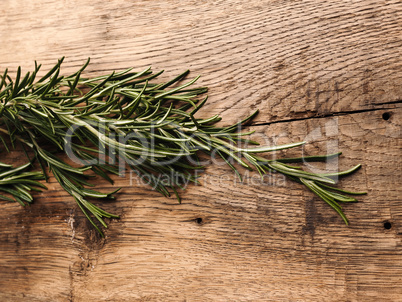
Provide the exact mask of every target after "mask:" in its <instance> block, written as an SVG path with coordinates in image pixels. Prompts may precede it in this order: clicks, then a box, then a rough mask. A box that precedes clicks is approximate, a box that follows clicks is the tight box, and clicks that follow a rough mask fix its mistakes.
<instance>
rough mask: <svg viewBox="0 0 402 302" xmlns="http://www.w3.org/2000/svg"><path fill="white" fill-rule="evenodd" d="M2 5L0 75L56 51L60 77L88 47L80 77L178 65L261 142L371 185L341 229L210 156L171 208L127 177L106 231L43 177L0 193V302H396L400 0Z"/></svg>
mask: <svg viewBox="0 0 402 302" xmlns="http://www.w3.org/2000/svg"><path fill="white" fill-rule="evenodd" d="M0 13H1V17H0V18H1V19H0V20H1V21H0V42H1V47H0V70H3V69H5V68H6V67H8V68H9V69H10V70H11V72H15V71H16V69H17V67H18V66H20V65H21V66H22V67H23V70H25V71H28V70H30V69H32V67H33V61H34V60H37V61H38V62H41V63H43V65H44V66H43V69H44V70H46V69H47V68H48V67H50V66H52V65H53V64H54V63H55V61H56V60H57V59H58V58H60V57H61V56H66V59H65V64H64V65H65V67H64V70H63V72H65V73H68V72H71V71H74V70H75V69H77V68H78V67H79V66H80V65H81V64H82V63H84V61H85V60H86V58H87V57H89V56H90V57H91V58H92V62H93V63H92V64H91V65H90V67H89V69H88V73H87V74H90V75H95V74H100V73H103V72H109V71H111V70H114V69H122V68H126V67H131V66H135V67H137V68H138V69H142V68H144V67H146V66H150V65H152V66H153V69H154V70H161V69H165V70H166V75H163V76H162V77H163V78H168V77H171V76H172V75H176V74H178V73H179V72H181V71H183V70H185V69H187V68H189V69H191V70H192V73H191V75H193V76H195V75H198V74H201V75H202V78H201V79H200V81H199V83H200V85H205V86H208V87H209V88H210V93H209V94H210V101H209V104H207V105H206V106H205V108H204V109H203V110H202V111H200V112H199V116H202V115H205V116H206V115H211V114H221V115H222V116H223V118H224V120H226V121H227V123H230V122H233V121H237V120H238V119H240V118H241V117H244V116H245V115H246V114H249V113H251V112H252V111H253V110H255V109H260V114H259V116H258V117H257V119H256V121H255V123H254V125H253V126H252V127H251V128H253V129H254V130H256V131H257V132H256V134H255V136H254V137H255V138H256V139H257V140H259V141H260V142H262V143H269V144H272V143H287V142H295V141H299V140H304V139H306V140H307V141H308V142H309V144H308V145H307V146H305V147H304V149H303V150H301V149H299V150H294V151H292V152H294V154H297V153H300V152H301V151H303V152H304V153H305V154H317V153H322V152H327V151H335V150H337V149H339V150H341V151H344V154H343V155H342V157H341V159H340V161H339V166H340V168H348V167H350V166H352V165H354V164H357V163H362V164H363V168H362V169H361V170H359V172H357V173H356V174H355V175H353V176H351V177H349V178H347V179H345V181H342V184H344V185H345V186H347V187H348V188H350V189H352V190H362V191H364V190H367V192H368V193H369V194H368V195H367V196H362V197H359V200H360V201H361V202H359V203H357V204H353V205H346V206H345V212H346V214H347V216H348V217H349V219H350V220H351V225H350V226H349V227H346V226H344V225H343V223H342V220H341V219H340V218H339V217H338V216H337V215H336V214H335V213H334V212H333V211H332V210H331V209H330V208H329V207H328V206H327V205H325V204H323V202H322V201H320V200H319V199H317V198H315V197H313V195H312V194H311V193H310V192H308V191H306V190H305V189H304V188H302V187H301V186H299V185H298V184H295V183H291V182H289V181H288V180H285V179H283V178H281V177H279V176H276V177H274V176H272V177H267V178H264V181H261V180H259V179H258V178H257V177H256V175H254V174H252V173H251V174H249V175H246V177H245V181H244V183H239V182H238V181H237V182H236V181H235V178H234V175H233V174H232V172H231V170H230V169H229V168H227V167H225V166H224V165H222V163H220V162H214V163H212V165H211V166H210V167H209V168H208V169H207V170H206V171H205V173H204V175H203V176H202V178H201V180H202V182H203V185H202V186H190V187H189V188H187V190H186V191H185V192H183V194H182V197H183V204H181V205H179V204H177V203H176V201H175V200H174V199H166V198H163V197H161V196H159V194H158V193H156V192H153V191H151V190H149V188H148V187H146V186H144V185H143V184H141V180H139V179H137V178H135V177H134V176H133V175H130V174H128V175H127V176H126V177H125V178H117V179H116V185H118V186H122V187H123V190H122V193H121V194H118V199H117V201H114V202H111V203H107V204H103V205H104V207H105V209H106V210H108V211H111V212H113V213H118V214H120V215H121V219H120V220H114V221H111V222H110V227H109V229H108V230H107V231H106V239H100V238H99V237H98V236H97V235H96V233H95V232H94V231H93V230H91V229H90V227H89V225H88V223H87V221H86V219H85V218H84V217H83V215H82V214H81V212H80V210H79V209H78V208H77V207H76V206H75V204H74V202H73V201H72V200H71V198H70V197H69V196H68V195H67V194H66V193H65V192H64V191H62V190H61V189H60V188H59V187H58V186H57V184H56V183H55V181H54V179H51V180H50V183H49V189H50V190H49V192H44V193H41V194H37V196H36V197H37V198H36V201H35V203H34V204H33V205H32V206H30V207H28V208H25V209H23V208H21V207H19V206H18V205H17V204H14V203H8V202H0V221H1V224H0V301H402V287H401V286H400V284H401V283H402V277H401V276H402V203H401V201H400V196H401V189H400V184H401V180H402V179H401V159H400V158H401V118H402V116H401V115H402V109H401V105H400V103H401V99H402V61H401V55H402V38H401V32H402V4H401V3H400V1H396V0H395V1H369V0H367V1H366V0H362V1H357V0H356V1H355V0H349V1H339V2H333V1H260V0H253V1H247V2H246V1H238V0H237V1H236V0H227V1H209V0H208V1H186V2H185V4H184V2H183V1H173V0H168V1H123V0H113V1H107V2H106V1H99V0H93V1H87V0H81V1H55V0H38V1H29V2H27V1H21V0H12V1H11V0H4V1H2V4H1V6H0ZM384 114H389V118H388V119H384V118H383V117H385V118H386V117H387V116H386V115H384ZM288 154H289V153H288ZM17 160H18V157H16V161H17ZM312 168H317V169H322V168H324V167H323V166H314V167H312ZM243 172H245V171H243ZM101 185H102V187H103V188H104V189H107V188H108V187H109V186H110V185H108V184H106V183H102V184H101ZM384 222H390V223H391V228H390V229H385V228H384Z"/></svg>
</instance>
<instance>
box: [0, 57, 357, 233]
mask: <svg viewBox="0 0 402 302" xmlns="http://www.w3.org/2000/svg"><path fill="white" fill-rule="evenodd" d="M63 59H64V58H62V59H60V60H59V61H58V63H57V64H56V65H55V66H54V67H53V68H52V69H51V70H50V71H49V72H48V73H47V74H46V75H44V76H43V77H41V78H40V79H39V80H37V79H36V77H37V74H38V72H39V69H40V67H41V65H38V64H37V63H36V62H35V68H34V71H33V72H32V73H29V72H28V73H27V74H26V75H25V76H24V77H22V74H21V68H18V70H17V74H16V77H15V79H14V80H13V79H11V77H10V76H9V75H8V71H7V69H6V70H5V72H4V73H3V75H1V78H0V80H1V81H0V141H1V143H2V144H3V146H4V148H5V150H6V151H7V152H12V151H13V150H14V149H15V148H16V147H17V144H18V145H20V146H22V149H23V150H24V153H25V155H26V157H27V163H26V164H24V165H22V166H19V167H13V166H12V165H8V164H4V163H0V191H2V192H4V193H5V195H0V198H1V199H3V200H6V201H17V202H19V203H20V204H21V205H25V204H29V203H31V202H32V201H33V197H32V194H31V191H40V190H41V189H46V186H45V185H44V184H43V182H40V180H47V179H48V173H49V172H50V173H52V174H53V176H54V177H55V179H56V180H57V181H58V182H59V184H60V186H61V187H62V188H63V189H64V190H65V191H66V192H68V193H69V194H70V195H71V196H72V197H73V198H74V199H75V201H76V202H77V204H78V206H79V207H80V209H81V210H82V212H83V213H84V214H85V216H86V217H87V218H88V220H89V221H90V222H91V224H92V225H93V226H94V227H95V228H96V229H97V231H98V232H99V233H100V234H101V235H103V233H102V230H101V228H100V226H99V224H100V225H101V226H103V227H105V228H106V227H107V224H106V222H105V220H104V219H105V218H118V216H117V215H114V214H111V213H108V212H106V211H104V210H103V209H101V208H100V207H98V206H96V205H95V204H94V203H93V202H91V200H96V199H111V198H114V197H113V194H114V193H116V192H117V191H118V190H119V189H117V190H115V191H113V192H109V193H102V192H99V191H97V190H93V189H89V188H90V187H93V186H94V185H93V184H91V183H90V182H88V179H89V178H90V177H93V176H94V175H98V176H100V177H103V178H105V179H107V180H108V181H109V182H111V183H113V181H112V179H111V178H110V175H111V174H116V175H120V174H122V173H123V172H124V168H125V166H126V165H127V166H128V167H129V168H130V169H132V170H133V171H135V172H136V173H137V174H138V175H139V176H141V177H147V179H149V183H150V185H151V186H152V187H153V188H154V189H155V190H156V191H158V192H160V193H161V194H163V195H165V196H170V195H171V193H174V194H175V195H176V197H177V199H178V200H179V202H180V197H179V193H178V188H181V187H182V186H183V185H184V184H186V183H188V182H193V183H198V180H197V176H196V173H195V171H197V170H198V169H202V168H203V167H202V166H201V165H200V164H199V161H200V159H199V154H200V153H204V154H206V155H208V156H211V157H212V156H216V155H217V156H219V157H221V158H222V159H223V160H224V161H225V162H226V163H227V164H228V166H229V167H231V168H232V169H233V171H234V172H235V173H236V175H237V176H238V177H239V178H240V179H241V174H240V172H239V171H238V168H237V166H243V167H245V168H247V169H250V170H257V171H258V172H259V173H260V174H261V176H263V175H264V174H266V173H269V172H279V173H282V174H284V175H286V176H287V177H289V179H291V180H293V181H296V182H298V183H300V184H302V185H304V186H306V187H307V188H308V189H309V190H310V191H312V192H313V193H314V194H315V195H317V196H318V197H320V198H321V199H322V200H323V201H325V202H326V203H327V204H328V205H329V206H330V207H332V208H333V209H334V210H335V211H336V212H337V213H338V214H339V215H340V216H341V217H342V218H343V220H344V221H345V223H346V224H348V219H347V218H346V216H345V214H344V213H343V210H342V207H341V205H340V203H347V202H356V199H355V198H353V197H350V196H348V195H358V194H365V193H363V192H349V191H346V190H342V189H339V188H337V187H336V186H334V185H335V184H336V179H337V178H338V177H341V176H346V175H349V174H351V173H353V172H354V171H356V170H357V169H358V168H359V167H360V165H357V166H355V167H353V168H351V169H349V170H347V171H343V172H338V173H331V174H329V173H327V174H318V173H312V172H307V171H304V170H303V169H302V168H301V167H300V166H295V165H289V164H290V163H300V162H307V161H327V160H329V159H331V158H334V157H337V156H339V155H340V154H341V153H336V154H329V155H319V156H307V157H300V158H282V159H275V160H273V159H266V158H264V157H261V156H259V155H258V154H260V153H267V152H273V151H278V150H282V149H288V148H294V147H297V146H300V145H303V144H304V142H298V143H293V144H287V145H280V146H273V147H272V146H257V147H251V148H250V147H248V146H250V145H258V143H256V142H254V141H252V140H250V139H247V138H245V137H246V136H248V135H250V134H252V133H253V131H251V132H243V131H241V127H242V125H244V124H247V123H248V122H250V121H252V119H253V118H254V117H255V116H256V115H257V114H258V111H256V112H254V113H253V114H252V115H250V116H249V117H247V118H245V119H244V120H242V121H240V122H239V123H236V124H234V125H230V126H227V127H218V126H216V123H217V122H219V121H220V120H221V118H220V117H219V116H218V115H214V116H211V117H209V118H205V119H200V118H196V117H195V114H196V113H197V112H198V110H200V108H202V106H203V105H204V104H205V102H206V101H207V97H202V95H204V94H205V93H206V92H207V88H205V87H197V88H191V87H192V85H193V84H194V83H195V82H196V80H197V79H198V77H196V78H194V79H193V80H191V81H188V82H185V83H184V84H181V83H182V82H183V81H184V80H185V78H186V77H187V75H188V74H189V71H185V72H184V73H182V74H180V75H178V76H177V77H176V78H174V79H172V80H170V81H168V82H165V83H158V82H154V80H155V79H156V78H157V77H158V76H159V75H160V74H161V73H162V72H159V73H156V74H154V73H152V71H151V70H150V68H147V69H145V70H143V71H141V72H134V71H133V70H132V69H131V68H130V69H127V70H124V71H120V72H113V73H111V74H108V75H103V76H98V77H94V78H85V77H82V76H81V74H82V73H83V71H84V70H85V68H86V67H87V66H88V64H89V59H88V61H87V62H86V63H85V64H84V66H83V67H82V68H80V69H79V70H78V71H77V72H75V73H73V74H71V75H69V76H61V75H60V67H61V64H62V62H63ZM63 154H67V155H68V156H69V158H70V159H73V161H74V162H75V165H74V164H70V163H68V162H66V161H63V159H62V158H63V157H62V155H63ZM35 162H36V164H35ZM30 170H33V171H32V172H30ZM89 170H91V171H92V173H91V172H90V171H89ZM160 176H164V178H163V179H164V181H163V182H162V181H160ZM177 176H179V177H177ZM345 194H348V195H345ZM96 220H97V221H98V223H96Z"/></svg>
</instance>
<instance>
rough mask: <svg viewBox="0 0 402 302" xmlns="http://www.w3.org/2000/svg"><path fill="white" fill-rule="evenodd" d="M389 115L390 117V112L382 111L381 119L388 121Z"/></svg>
mask: <svg viewBox="0 0 402 302" xmlns="http://www.w3.org/2000/svg"><path fill="white" fill-rule="evenodd" d="M390 117H391V113H389V112H384V113H383V114H382V119H383V120H384V121H388V120H389V118H390Z"/></svg>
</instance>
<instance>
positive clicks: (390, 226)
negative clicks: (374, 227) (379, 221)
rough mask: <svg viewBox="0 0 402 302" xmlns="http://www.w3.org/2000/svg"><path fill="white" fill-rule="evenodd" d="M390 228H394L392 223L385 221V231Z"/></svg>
mask: <svg viewBox="0 0 402 302" xmlns="http://www.w3.org/2000/svg"><path fill="white" fill-rule="evenodd" d="M390 228H392V224H391V222H389V221H385V222H384V229H386V230H389V229H390Z"/></svg>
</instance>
